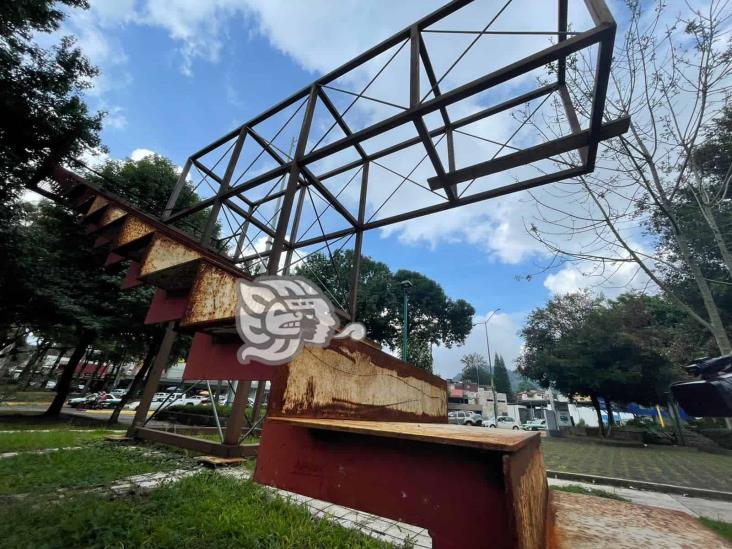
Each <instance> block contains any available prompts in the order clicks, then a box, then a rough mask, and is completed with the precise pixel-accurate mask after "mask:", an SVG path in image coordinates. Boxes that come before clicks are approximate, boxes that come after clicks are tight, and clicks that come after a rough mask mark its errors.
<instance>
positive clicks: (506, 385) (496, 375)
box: [493, 353, 514, 401]
mask: <svg viewBox="0 0 732 549" xmlns="http://www.w3.org/2000/svg"><path fill="white" fill-rule="evenodd" d="M493 379H494V383H495V386H496V391H497V392H499V393H505V394H506V399H507V400H508V401H513V400H514V395H513V389H512V388H511V380H510V379H509V377H508V369H507V368H506V362H505V361H504V360H503V357H502V356H501V355H499V354H498V353H496V355H495V358H494V359H493Z"/></svg>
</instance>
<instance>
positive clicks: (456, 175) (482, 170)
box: [427, 116, 630, 191]
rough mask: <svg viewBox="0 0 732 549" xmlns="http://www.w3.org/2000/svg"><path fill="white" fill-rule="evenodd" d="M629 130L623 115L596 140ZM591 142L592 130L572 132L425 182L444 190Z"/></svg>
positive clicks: (627, 119)
mask: <svg viewBox="0 0 732 549" xmlns="http://www.w3.org/2000/svg"><path fill="white" fill-rule="evenodd" d="M629 127H630V117H629V116H624V117H622V118H618V119H617V120H614V121H613V122H608V123H607V124H604V125H603V126H602V127H601V129H600V132H599V140H604V139H610V138H612V137H617V136H618V135H621V134H623V133H625V132H626V131H628V128H629ZM596 144H597V142H593V140H592V139H591V130H583V131H581V132H579V133H572V134H570V135H567V136H565V137H560V138H559V139H554V140H552V141H549V142H547V143H542V144H541V145H536V146H534V147H529V148H528V149H523V150H520V151H517V152H514V153H511V154H507V155H505V156H501V157H499V158H495V159H493V160H488V161H486V162H480V163H478V164H473V165H472V166H467V167H465V168H461V169H459V170H455V171H454V172H451V173H448V174H445V175H444V176H443V177H430V178H429V179H428V180H427V182H428V183H429V185H430V189H432V190H433V191H434V190H437V189H442V188H444V186H445V185H450V184H453V185H454V184H456V183H462V182H463V181H469V180H471V179H477V178H479V177H484V176H486V175H491V174H494V173H498V172H502V171H505V170H510V169H511V168H516V167H518V166H524V165H526V164H530V163H532V162H536V161H538V160H544V159H546V158H549V157H551V156H554V155H556V154H562V153H566V152H569V151H572V150H574V149H579V148H581V147H586V146H588V145H596Z"/></svg>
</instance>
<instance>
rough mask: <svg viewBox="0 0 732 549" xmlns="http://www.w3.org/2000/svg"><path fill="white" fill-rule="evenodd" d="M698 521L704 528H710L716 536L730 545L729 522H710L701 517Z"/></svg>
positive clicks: (731, 538) (731, 529) (731, 531)
mask: <svg viewBox="0 0 732 549" xmlns="http://www.w3.org/2000/svg"><path fill="white" fill-rule="evenodd" d="M699 520H700V521H701V523H702V524H703V525H704V526H706V527H707V528H711V529H712V530H714V531H715V532H717V534H719V535H720V536H722V537H723V538H724V539H726V540H727V541H729V542H730V543H732V524H730V523H729V522H722V521H721V520H712V519H710V518H706V517H701V518H700V519H699Z"/></svg>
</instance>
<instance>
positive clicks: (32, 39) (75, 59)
mask: <svg viewBox="0 0 732 549" xmlns="http://www.w3.org/2000/svg"><path fill="white" fill-rule="evenodd" d="M63 6H66V7H69V8H74V7H78V8H86V7H87V3H86V1H85V0H61V1H58V2H54V1H51V0H14V1H12V2H2V3H0V90H2V92H1V93H0V312H2V313H3V314H0V336H6V335H7V334H8V333H9V332H11V331H15V330H13V328H12V326H13V325H14V323H15V321H16V320H17V313H18V310H17V307H18V304H19V303H20V304H21V307H22V304H23V300H21V297H23V296H20V295H17V294H13V293H11V292H10V291H9V289H10V288H11V287H12V286H13V283H14V280H15V279H17V277H18V276H19V272H18V270H17V267H18V261H16V260H17V259H18V254H22V252H23V242H22V235H21V232H22V228H23V225H24V223H25V217H26V215H27V214H28V211H27V206H26V205H25V204H23V203H22V202H21V201H20V194H21V191H22V189H23V188H24V186H25V185H28V184H34V183H37V182H38V181H39V180H40V179H41V178H42V177H43V175H44V174H45V173H46V171H47V170H48V169H49V168H50V167H52V166H53V165H54V164H56V163H58V162H59V161H60V160H61V159H62V158H64V157H66V156H68V155H75V154H78V153H79V152H80V151H81V150H83V149H84V148H86V147H95V146H97V145H99V137H98V132H99V130H100V128H101V120H102V115H101V114H100V113H97V114H91V113H89V112H88V109H87V107H86V105H85V104H84V102H83V100H82V99H81V92H82V91H83V90H84V88H86V87H88V85H89V82H90V80H91V78H92V77H93V76H94V75H95V74H96V70H95V69H94V68H93V67H91V65H90V64H89V63H88V61H87V60H86V59H85V58H84V57H83V55H82V54H81V52H80V51H79V50H78V49H77V48H75V47H74V42H73V40H72V39H71V38H69V37H64V38H62V39H61V40H60V41H59V42H58V43H57V44H56V45H54V46H52V47H50V48H48V49H44V48H42V47H41V46H39V45H38V44H37V42H36V38H37V37H38V36H39V35H44V34H46V35H48V34H50V33H53V32H55V31H57V30H58V29H59V26H60V24H61V22H62V21H63V19H64V17H65V15H64V12H63V10H62V9H61V8H62V7H63ZM5 313H7V314H5ZM0 339H5V337H2V338H0ZM11 339H12V338H11Z"/></svg>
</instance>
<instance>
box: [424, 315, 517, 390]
mask: <svg viewBox="0 0 732 549" xmlns="http://www.w3.org/2000/svg"><path fill="white" fill-rule="evenodd" d="M489 315H490V312H488V313H486V314H484V315H476V316H475V317H474V322H476V323H477V322H482V321H484V320H485V319H486V318H488V316H489ZM521 323H523V314H520V313H507V312H504V311H499V312H497V313H496V314H494V315H493V318H491V319H490V322H488V342H489V344H490V349H491V360H493V357H494V356H495V354H496V353H498V354H499V355H501V356H503V358H504V359H505V361H506V367H507V368H509V369H511V370H513V369H514V365H513V363H514V360H516V358H517V357H518V356H519V354H520V353H521V345H522V343H521V338H520V337H519V335H518V332H519V326H520V325H521ZM487 349H488V347H487V345H486V338H485V328H484V326H483V325H482V324H480V325H478V326H475V327H473V330H472V331H471V332H470V335H469V336H468V337H467V339H466V340H465V344H464V345H461V346H460V347H453V348H452V349H447V348H444V347H436V348H435V349H433V362H434V364H433V366H434V371H435V373H436V374H438V375H440V376H442V377H445V378H451V377H453V376H455V375H456V374H458V373H459V372H460V371H462V369H463V365H462V363H461V362H460V358H462V357H463V356H464V355H466V354H469V353H479V354H481V355H483V356H487Z"/></svg>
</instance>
